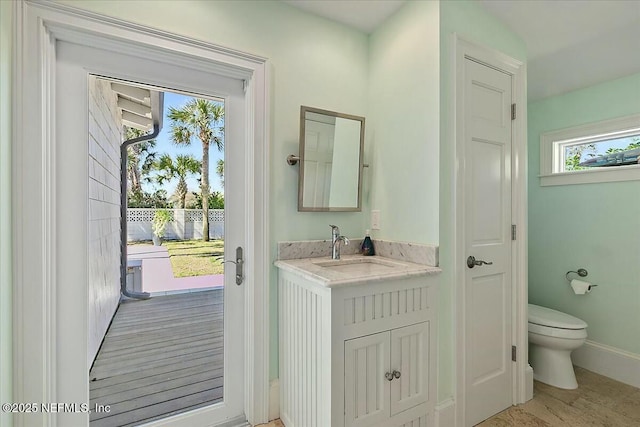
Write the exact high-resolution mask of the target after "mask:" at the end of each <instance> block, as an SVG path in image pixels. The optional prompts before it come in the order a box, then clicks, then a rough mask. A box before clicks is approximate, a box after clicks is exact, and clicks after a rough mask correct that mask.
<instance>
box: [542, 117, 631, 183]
mask: <svg viewBox="0 0 640 427" xmlns="http://www.w3.org/2000/svg"><path fill="white" fill-rule="evenodd" d="M629 180H640V114H639V115H634V116H629V117H623V118H620V119H613V120H607V121H603V122H597V123H590V124H587V125H583V126H578V127H573V128H567V129H562V130H559V131H554V132H548V133H545V134H542V135H541V136H540V185H543V186H545V185H566V184H584V183H594V182H610V181H629Z"/></svg>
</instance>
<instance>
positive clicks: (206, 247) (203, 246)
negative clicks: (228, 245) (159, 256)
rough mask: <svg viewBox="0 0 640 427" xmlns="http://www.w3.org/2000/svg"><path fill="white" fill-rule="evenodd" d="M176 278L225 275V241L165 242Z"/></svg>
mask: <svg viewBox="0 0 640 427" xmlns="http://www.w3.org/2000/svg"><path fill="white" fill-rule="evenodd" d="M162 245H163V246H165V247H166V248H167V250H168V251H169V259H170V260H171V268H172V269H173V276H174V277H192V276H205V275H208V274H223V273H224V268H223V266H222V262H221V260H218V258H220V257H222V256H224V240H211V241H209V242H203V241H202V240H165V241H163V242H162Z"/></svg>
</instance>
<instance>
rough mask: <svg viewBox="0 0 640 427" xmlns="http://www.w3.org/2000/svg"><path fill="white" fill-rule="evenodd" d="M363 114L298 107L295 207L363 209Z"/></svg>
mask: <svg viewBox="0 0 640 427" xmlns="http://www.w3.org/2000/svg"><path fill="white" fill-rule="evenodd" d="M363 149H364V117H359V116H353V115H349V114H342V113H336V112H334V111H327V110H321V109H318V108H312V107H305V106H302V107H300V175H299V179H298V211H301V212H330V211H334V212H357V211H360V210H361V209H362V202H361V199H362V167H363V164H362V152H363Z"/></svg>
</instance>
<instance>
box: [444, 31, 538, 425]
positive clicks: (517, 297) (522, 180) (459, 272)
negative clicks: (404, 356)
mask: <svg viewBox="0 0 640 427" xmlns="http://www.w3.org/2000/svg"><path fill="white" fill-rule="evenodd" d="M452 37H453V58H452V60H453V68H452V70H454V73H455V76H454V78H453V79H452V81H453V93H454V94H455V95H454V102H453V111H452V114H453V115H454V118H455V120H454V121H453V125H452V129H451V130H452V134H453V139H454V142H455V158H454V164H453V165H452V167H453V168H454V171H455V172H454V175H453V179H454V182H453V186H452V187H453V189H454V198H453V215H454V229H455V231H454V236H455V237H454V239H453V247H454V249H453V251H454V266H453V284H454V313H455V314H454V318H453V321H454V329H455V331H456V332H455V333H456V338H455V348H456V350H455V354H456V365H455V370H456V375H455V378H456V388H455V390H456V391H455V406H456V411H455V412H456V417H455V420H456V421H455V425H456V426H458V427H464V426H465V425H466V424H465V422H466V414H465V399H466V390H465V364H464V362H465V358H466V348H465V331H464V325H465V323H464V292H463V291H464V289H463V287H464V280H463V278H464V268H465V265H464V259H465V256H466V255H465V252H464V250H465V245H464V224H463V209H464V203H463V201H464V196H465V191H466V189H465V188H464V171H463V170H462V168H461V167H460V165H461V164H462V161H463V159H464V141H463V140H462V135H464V132H463V127H464V123H463V121H462V120H461V118H462V117H464V99H463V91H462V90H461V88H463V87H464V86H463V85H464V62H465V58H470V59H473V60H474V61H476V62H479V63H482V64H484V65H487V66H489V67H491V68H494V69H497V70H499V71H502V72H504V73H506V74H509V75H511V77H512V93H513V95H512V96H513V97H514V99H513V102H514V103H515V104H516V105H517V107H516V109H517V114H516V119H515V120H513V121H512V169H511V170H512V187H511V198H512V207H511V219H512V221H513V222H512V224H515V225H517V238H516V240H515V244H514V245H513V246H512V253H511V255H512V257H511V264H512V265H511V267H512V283H513V292H512V313H513V323H512V345H515V346H516V347H517V351H516V360H517V361H516V362H515V363H514V364H513V366H512V368H513V386H512V403H513V404H514V405H515V404H518V403H524V402H525V401H526V395H527V393H526V391H527V374H526V371H527V367H528V344H527V342H528V339H527V334H528V332H527V304H528V296H527V290H528V283H527V281H528V279H527V278H528V273H527V96H526V78H527V75H526V64H524V63H523V62H521V61H519V60H517V59H514V58H511V57H509V56H507V55H505V54H503V53H502V52H499V51H497V50H494V49H490V48H487V47H484V46H481V45H478V44H476V43H474V42H471V41H469V40H466V39H464V38H462V37H460V36H459V35H458V34H456V33H454V34H453V35H452ZM531 378H532V377H531Z"/></svg>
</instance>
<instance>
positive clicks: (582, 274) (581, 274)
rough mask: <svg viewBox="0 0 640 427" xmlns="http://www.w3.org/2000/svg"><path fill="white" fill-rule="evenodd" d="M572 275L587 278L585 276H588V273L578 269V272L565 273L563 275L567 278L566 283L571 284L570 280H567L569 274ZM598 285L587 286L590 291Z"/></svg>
mask: <svg viewBox="0 0 640 427" xmlns="http://www.w3.org/2000/svg"><path fill="white" fill-rule="evenodd" d="M571 273H574V274H577V275H578V276H580V277H587V275H588V274H589V272H588V271H587V270H585V269H584V268H579V269H578V271H573V270H571V271H567V274H565V275H564V277H566V278H567V282H569V283H571V279H570V278H569V274H571ZM596 286H598V285H589V290H591V288H595V287H596Z"/></svg>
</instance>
